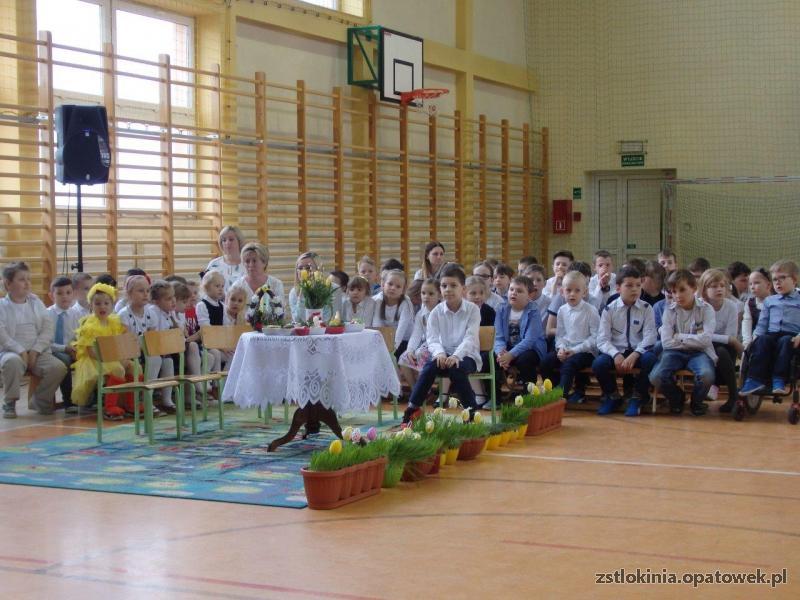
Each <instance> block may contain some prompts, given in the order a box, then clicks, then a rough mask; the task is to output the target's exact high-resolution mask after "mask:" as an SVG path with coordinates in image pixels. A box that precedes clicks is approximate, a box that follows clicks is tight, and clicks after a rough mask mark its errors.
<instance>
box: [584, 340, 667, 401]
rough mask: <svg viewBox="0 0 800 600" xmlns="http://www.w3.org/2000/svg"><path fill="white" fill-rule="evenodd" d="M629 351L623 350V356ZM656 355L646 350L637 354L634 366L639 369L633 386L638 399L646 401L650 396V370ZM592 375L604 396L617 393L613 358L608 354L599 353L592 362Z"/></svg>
mask: <svg viewBox="0 0 800 600" xmlns="http://www.w3.org/2000/svg"><path fill="white" fill-rule="evenodd" d="M628 354H630V352H624V353H623V356H626V357H627V356H628ZM657 360H658V359H657V357H656V355H655V354H654V353H653V352H650V351H647V352H645V353H644V354H642V355H640V356H639V360H637V361H636V365H635V367H636V368H637V369H639V374H638V375H636V378H635V382H634V387H635V389H636V395H637V396H638V398H639V400H642V401H646V400H647V399H648V398H649V397H650V372H651V371H652V369H653V365H655V364H656V361H657ZM592 371H594V376H595V377H596V378H597V381H598V382H599V383H600V389H601V390H602V391H603V395H604V396H609V395H611V394H616V393H617V376H616V371H615V366H614V359H613V358H612V357H611V356H610V355H609V354H601V355H600V356H598V357H597V358H595V359H594V362H593V363H592Z"/></svg>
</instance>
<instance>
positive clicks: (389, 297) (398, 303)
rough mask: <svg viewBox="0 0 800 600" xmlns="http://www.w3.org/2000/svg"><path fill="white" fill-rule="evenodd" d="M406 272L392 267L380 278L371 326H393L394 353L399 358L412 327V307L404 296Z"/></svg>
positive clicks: (406, 343)
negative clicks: (394, 329) (378, 295)
mask: <svg viewBox="0 0 800 600" xmlns="http://www.w3.org/2000/svg"><path fill="white" fill-rule="evenodd" d="M406 285H407V280H406V274H405V273H403V271H400V270H397V269H394V270H391V271H386V272H385V273H384V274H383V279H382V285H381V290H382V296H381V298H380V299H379V300H378V301H377V304H376V306H375V314H374V316H373V317H372V327H394V328H396V331H395V334H394V355H395V357H396V358H400V356H401V355H402V354H403V352H405V351H406V348H407V347H408V340H409V338H410V337H411V330H412V329H413V327H414V317H413V315H414V309H413V307H412V306H411V301H410V300H409V299H408V298H406Z"/></svg>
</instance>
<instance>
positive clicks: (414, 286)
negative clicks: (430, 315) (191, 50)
mask: <svg viewBox="0 0 800 600" xmlns="http://www.w3.org/2000/svg"><path fill="white" fill-rule="evenodd" d="M425 281H426V280H425V279H414V280H413V281H412V282H411V285H409V286H408V289H407V290H406V296H407V297H408V299H409V300H410V301H411V306H412V307H413V308H414V315H416V314H417V313H418V312H419V309H420V307H421V306H422V295H421V292H422V284H423V283H424V282H425Z"/></svg>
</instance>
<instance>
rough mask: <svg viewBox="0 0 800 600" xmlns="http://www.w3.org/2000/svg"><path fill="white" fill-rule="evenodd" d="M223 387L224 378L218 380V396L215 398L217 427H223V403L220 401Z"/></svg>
mask: <svg viewBox="0 0 800 600" xmlns="http://www.w3.org/2000/svg"><path fill="white" fill-rule="evenodd" d="M224 389H225V378H224V377H223V378H222V379H220V380H219V398H217V409H218V411H219V428H220V429H225V403H224V402H223V401H222V391H223V390H224Z"/></svg>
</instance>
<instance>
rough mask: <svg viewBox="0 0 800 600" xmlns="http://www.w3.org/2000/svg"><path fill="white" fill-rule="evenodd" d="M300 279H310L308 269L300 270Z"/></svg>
mask: <svg viewBox="0 0 800 600" xmlns="http://www.w3.org/2000/svg"><path fill="white" fill-rule="evenodd" d="M300 281H308V271H306V270H305V269H303V270H302V271H300Z"/></svg>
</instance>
